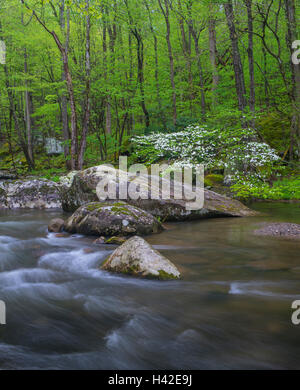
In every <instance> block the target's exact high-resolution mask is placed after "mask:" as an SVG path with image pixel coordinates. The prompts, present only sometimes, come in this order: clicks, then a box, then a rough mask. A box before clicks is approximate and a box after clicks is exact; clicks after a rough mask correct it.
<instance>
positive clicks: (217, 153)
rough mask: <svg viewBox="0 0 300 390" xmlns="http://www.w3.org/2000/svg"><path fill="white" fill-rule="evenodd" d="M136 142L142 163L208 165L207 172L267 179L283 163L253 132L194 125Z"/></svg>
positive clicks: (137, 154) (137, 153)
mask: <svg viewBox="0 0 300 390" xmlns="http://www.w3.org/2000/svg"><path fill="white" fill-rule="evenodd" d="M132 141H133V143H134V147H135V154H136V157H137V158H138V160H140V161H143V162H148V163H154V162H158V161H161V160H168V161H169V162H172V163H176V165H177V166H182V167H183V166H188V167H191V166H195V165H196V164H204V165H205V167H206V169H225V168H227V169H229V168H230V169H231V171H232V172H231V173H232V174H233V175H237V176H238V175H239V173H241V172H244V173H245V172H251V174H254V173H256V174H257V175H259V176H260V177H263V176H264V175H265V174H266V173H267V172H268V171H269V170H270V169H271V168H272V166H273V164H274V163H275V162H276V161H278V160H280V157H279V156H278V155H277V154H276V152H275V151H274V150H273V149H271V148H270V146H269V145H268V144H266V143H262V142H258V141H256V134H255V132H254V131H253V130H251V129H238V130H236V129H233V130H232V129H230V130H229V129H226V130H216V129H208V128H207V127H206V126H199V125H194V126H189V127H187V128H186V129H185V130H184V131H180V132H177V133H169V134H165V133H152V134H150V135H148V136H137V137H134V138H133V139H132ZM268 168H269V169H268Z"/></svg>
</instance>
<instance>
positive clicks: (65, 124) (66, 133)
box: [60, 0, 71, 169]
mask: <svg viewBox="0 0 300 390" xmlns="http://www.w3.org/2000/svg"><path fill="white" fill-rule="evenodd" d="M60 28H61V31H62V34H63V36H65V44H64V45H65V50H66V52H67V53H68V51H69V37H70V11H69V9H68V10H67V32H65V0H62V1H61V5H60ZM61 80H62V82H63V83H64V82H65V81H66V75H65V71H64V67H63V66H62V76H61ZM61 121H62V132H63V140H64V155H65V158H66V166H67V169H70V168H71V165H70V161H69V160H68V156H69V154H70V148H69V139H70V130H69V118H68V100H67V96H66V94H65V93H64V92H63V93H62V96H61Z"/></svg>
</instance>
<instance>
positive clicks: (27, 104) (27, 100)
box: [24, 48, 34, 168]
mask: <svg viewBox="0 0 300 390" xmlns="http://www.w3.org/2000/svg"><path fill="white" fill-rule="evenodd" d="M24 73H25V77H26V75H27V74H28V55H27V50H26V48H25V49H24ZM25 123H26V138H27V150H28V157H29V159H30V162H31V164H30V166H31V167H32V168H34V156H33V142H32V126H31V99H30V93H29V91H28V80H27V78H26V79H25Z"/></svg>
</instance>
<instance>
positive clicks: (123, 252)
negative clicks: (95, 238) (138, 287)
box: [101, 236, 180, 280]
mask: <svg viewBox="0 0 300 390" xmlns="http://www.w3.org/2000/svg"><path fill="white" fill-rule="evenodd" d="M101 269H103V270H106V271H110V272H116V273H122V274H126V275H132V276H137V277H143V278H150V279H160V280H170V279H179V278H180V272H179V271H178V269H177V268H176V267H175V265H174V264H173V263H172V262H171V261H170V260H168V259H167V258H166V257H164V256H163V255H162V254H160V253H159V252H158V251H157V250H155V249H154V248H152V246H151V245H150V244H148V243H147V242H146V241H145V240H144V239H143V238H141V237H137V236H135V237H132V238H130V239H129V240H127V241H126V242H125V243H124V244H123V245H121V246H120V247H119V248H117V249H116V250H115V251H114V252H113V253H112V254H111V255H110V256H109V257H108V259H107V260H106V261H105V262H104V264H103V265H102V266H101Z"/></svg>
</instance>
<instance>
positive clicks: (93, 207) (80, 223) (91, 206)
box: [64, 202, 163, 237]
mask: <svg viewBox="0 0 300 390" xmlns="http://www.w3.org/2000/svg"><path fill="white" fill-rule="evenodd" d="M64 229H65V230H66V231H67V232H69V233H79V234H86V235H91V236H105V237H112V236H132V235H135V234H140V235H147V234H151V233H159V232H161V231H162V230H163V227H162V225H161V223H160V222H158V220H157V219H156V218H154V217H153V216H152V215H151V214H149V213H147V212H146V211H144V210H141V209H139V208H137V207H134V206H131V205H129V204H127V203H125V202H94V203H88V204H85V205H84V206H81V207H80V208H79V209H78V210H76V211H75V213H74V214H73V215H72V216H71V217H70V218H69V219H68V220H67V222H66V223H65V226H64Z"/></svg>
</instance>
